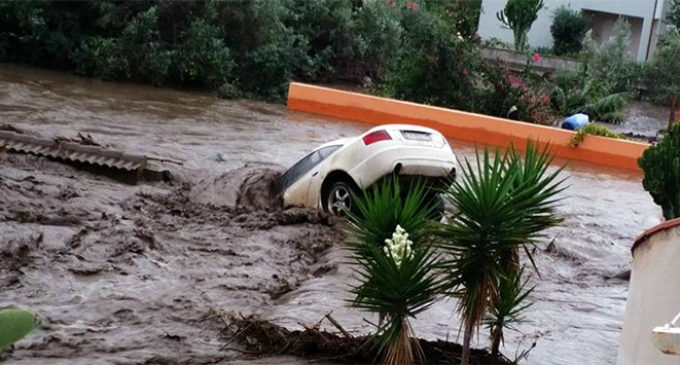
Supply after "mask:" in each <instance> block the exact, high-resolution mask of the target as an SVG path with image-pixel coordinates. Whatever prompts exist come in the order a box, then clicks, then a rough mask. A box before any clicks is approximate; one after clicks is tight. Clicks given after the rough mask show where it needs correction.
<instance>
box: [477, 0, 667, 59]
mask: <svg viewBox="0 0 680 365" xmlns="http://www.w3.org/2000/svg"><path fill="white" fill-rule="evenodd" d="M506 1H507V0H483V2H482V14H481V16H480V18H479V35H480V36H481V37H482V38H483V39H490V38H496V39H499V40H501V41H503V42H505V43H508V44H513V36H512V30H511V29H510V28H508V27H507V26H505V25H504V24H502V23H501V22H500V21H499V20H498V19H497V18H496V13H497V12H499V11H501V10H502V9H503V8H504V7H505V3H506ZM668 2H669V1H668V0H571V1H570V0H544V3H545V5H544V7H543V9H541V11H540V12H539V13H538V19H536V21H535V22H534V24H533V25H532V27H531V30H530V31H529V45H530V46H531V47H533V48H536V47H552V46H553V39H552V34H551V33H550V26H551V25H552V22H553V14H554V12H555V10H557V8H559V7H560V6H563V5H564V6H567V7H569V8H571V9H574V10H582V11H583V12H585V13H586V14H587V15H588V16H589V17H590V19H591V26H592V35H593V38H594V39H595V40H596V41H598V42H600V41H603V40H606V39H608V38H609V36H610V35H611V33H612V28H613V25H614V22H616V20H617V18H618V17H624V18H625V19H626V20H627V21H628V23H629V24H630V25H631V31H632V33H633V35H632V37H631V51H632V53H633V55H635V56H636V57H637V60H638V61H643V60H646V59H648V58H649V56H651V55H652V54H653V53H654V49H655V48H656V43H657V40H658V35H659V33H660V32H661V31H663V30H664V29H665V26H666V25H665V24H664V23H663V21H662V20H663V17H664V16H663V14H665V12H666V11H667V8H668V6H669V5H668Z"/></svg>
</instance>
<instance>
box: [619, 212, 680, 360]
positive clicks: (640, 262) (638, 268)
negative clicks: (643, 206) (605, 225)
mask: <svg viewBox="0 0 680 365" xmlns="http://www.w3.org/2000/svg"><path fill="white" fill-rule="evenodd" d="M674 221H675V222H674ZM674 221H668V222H666V223H665V224H667V225H670V227H669V228H664V229H661V230H658V231H656V232H654V233H651V234H649V235H648V236H647V237H645V238H642V239H641V240H640V241H639V242H637V243H636V246H635V248H634V252H633V268H632V271H631V277H630V284H629V287H628V301H627V302H626V314H625V318H624V323H623V331H622V334H621V343H620V348H619V356H618V360H617V365H633V364H656V365H663V364H676V365H677V364H680V356H672V355H666V354H663V353H662V352H661V351H660V350H659V349H658V348H656V346H654V344H653V343H652V329H653V328H654V327H656V326H663V325H664V324H666V323H668V322H670V321H671V320H673V318H674V317H675V315H676V314H678V312H680V290H678V288H680V220H674ZM662 225H664V224H662ZM652 230H654V229H652Z"/></svg>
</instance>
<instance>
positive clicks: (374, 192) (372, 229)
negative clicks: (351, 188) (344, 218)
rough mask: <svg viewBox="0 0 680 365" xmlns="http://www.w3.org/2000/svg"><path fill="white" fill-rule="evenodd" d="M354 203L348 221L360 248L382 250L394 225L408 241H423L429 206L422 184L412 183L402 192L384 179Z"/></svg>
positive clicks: (390, 179)
mask: <svg viewBox="0 0 680 365" xmlns="http://www.w3.org/2000/svg"><path fill="white" fill-rule="evenodd" d="M354 201H356V208H357V212H356V213H351V212H350V213H349V220H350V222H351V223H352V227H353V229H352V232H353V234H354V235H355V236H356V240H357V241H358V242H361V244H362V245H368V246H375V247H382V246H383V245H384V244H385V238H387V237H389V236H391V235H392V232H394V228H395V227H396V226H397V225H399V226H401V227H402V228H404V229H405V230H406V231H407V232H408V233H409V235H410V237H411V239H412V240H414V241H416V242H420V241H423V240H425V237H426V235H427V230H426V228H427V225H428V223H430V220H429V219H428V217H430V216H431V214H432V209H433V207H432V205H431V204H428V203H429V202H428V194H427V188H426V186H425V184H423V183H422V182H419V181H416V182H415V183H413V184H411V185H410V186H409V187H408V188H407V189H405V190H404V189H403V188H402V186H401V184H400V183H399V180H398V179H396V178H387V179H385V180H384V181H383V182H382V183H380V184H379V185H378V186H377V187H376V188H375V189H371V190H367V191H365V192H364V193H363V194H362V195H361V196H359V197H358V199H354Z"/></svg>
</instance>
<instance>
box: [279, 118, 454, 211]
mask: <svg viewBox="0 0 680 365" xmlns="http://www.w3.org/2000/svg"><path fill="white" fill-rule="evenodd" d="M455 173H456V157H455V155H454V154H453V151H452V150H451V147H450V146H449V144H448V143H447V141H446V138H444V136H442V134H441V133H439V132H437V131H435V130H433V129H430V128H424V127H419V126H414V125H400V124H388V125H381V126H378V127H375V128H373V129H371V130H369V131H368V132H366V133H364V134H362V135H361V136H358V137H353V138H343V139H339V140H337V141H333V142H330V143H326V144H324V145H322V146H320V147H318V148H317V149H315V150H314V151H312V152H310V153H309V154H308V155H307V156H305V157H303V158H302V159H300V160H299V161H298V162H296V163H295V164H294V165H293V166H292V167H291V168H290V169H288V170H287V171H286V172H284V173H283V175H282V176H281V180H280V189H281V193H282V194H283V201H284V205H286V206H293V205H302V206H307V207H310V208H322V209H323V210H324V211H326V212H329V213H331V214H334V215H343V214H344V213H345V212H346V211H349V210H351V209H352V207H353V204H352V192H355V193H356V192H359V191H360V190H361V189H366V188H369V187H371V186H372V185H373V184H375V183H376V182H378V181H379V180H380V179H382V178H384V177H386V176H390V175H392V174H396V175H398V176H399V178H400V180H401V178H402V177H404V178H409V177H416V176H420V177H425V178H426V180H427V181H432V182H434V183H442V182H448V181H449V179H451V178H453V177H455Z"/></svg>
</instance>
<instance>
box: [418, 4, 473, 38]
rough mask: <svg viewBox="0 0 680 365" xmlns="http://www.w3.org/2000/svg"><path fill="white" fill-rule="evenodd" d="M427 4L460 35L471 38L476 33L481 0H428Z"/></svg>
mask: <svg viewBox="0 0 680 365" xmlns="http://www.w3.org/2000/svg"><path fill="white" fill-rule="evenodd" d="M427 6H428V9H429V10H430V11H432V12H433V13H436V14H438V15H439V16H441V17H442V19H444V21H445V22H446V23H448V24H449V27H450V28H451V29H452V30H454V31H455V32H456V33H457V34H460V35H461V36H462V37H464V38H472V37H475V36H476V35H477V28H478V26H479V16H480V15H481V12H482V0H430V1H428V2H427Z"/></svg>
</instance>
